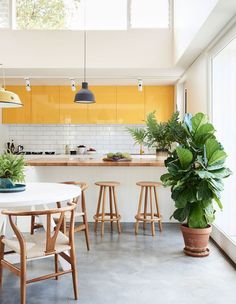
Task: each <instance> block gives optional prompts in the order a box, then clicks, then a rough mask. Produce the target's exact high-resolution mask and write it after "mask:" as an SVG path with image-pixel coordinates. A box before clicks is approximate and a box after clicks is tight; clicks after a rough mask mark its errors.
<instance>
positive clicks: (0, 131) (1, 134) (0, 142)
mask: <svg viewBox="0 0 236 304" xmlns="http://www.w3.org/2000/svg"><path fill="white" fill-rule="evenodd" d="M7 140H8V127H7V126H5V125H2V110H1V109H0V154H1V153H2V152H3V150H4V147H5V143H6V142H7Z"/></svg>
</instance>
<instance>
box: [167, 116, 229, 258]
mask: <svg viewBox="0 0 236 304" xmlns="http://www.w3.org/2000/svg"><path fill="white" fill-rule="evenodd" d="M182 127H183V130H184V131H185V132H186V139H185V143H183V142H182V143H181V144H180V145H179V146H177V147H176V149H175V150H174V151H173V152H172V154H171V156H170V157H168V158H167V160H166V161H165V166H166V167H167V169H168V173H166V174H164V175H162V176H161V180H162V182H163V184H164V185H165V186H170V187H171V193H172V195H171V197H172V199H173V200H174V202H175V207H176V210H175V211H174V213H173V215H172V216H173V217H174V218H175V219H176V220H178V221H179V222H181V223H184V224H182V226H181V230H182V233H183V237H184V242H185V248H184V252H185V253H186V254H187V255H190V256H196V257H202V256H207V255H208V254H209V249H208V240H209V235H210V233H211V224H212V223H213V221H214V219H215V203H216V204H217V205H218V206H219V208H220V209H222V208H223V206H222V204H221V201H220V192H221V191H222V190H223V182H222V179H223V178H226V177H228V176H229V175H230V174H231V171H230V170H229V169H228V168H226V167H225V159H226V157H227V155H226V153H225V151H224V149H223V147H222V145H221V144H220V143H219V142H218V141H217V139H216V137H215V135H214V134H215V130H214V127H213V125H212V124H210V123H209V122H208V118H207V116H206V115H205V114H203V113H198V114H196V115H195V116H193V117H192V116H191V115H190V114H186V116H185V119H184V122H183V124H182Z"/></svg>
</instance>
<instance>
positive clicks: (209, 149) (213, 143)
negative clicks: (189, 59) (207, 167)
mask: <svg viewBox="0 0 236 304" xmlns="http://www.w3.org/2000/svg"><path fill="white" fill-rule="evenodd" d="M217 150H221V145H220V143H219V142H218V141H217V140H216V139H214V138H209V139H208V140H207V141H206V156H207V160H210V159H211V157H212V155H213V153H214V152H216V151H217Z"/></svg>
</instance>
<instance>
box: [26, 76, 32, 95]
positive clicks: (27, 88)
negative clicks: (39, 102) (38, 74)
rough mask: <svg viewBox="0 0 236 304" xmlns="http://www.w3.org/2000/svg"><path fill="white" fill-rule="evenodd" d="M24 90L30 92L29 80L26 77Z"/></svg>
mask: <svg viewBox="0 0 236 304" xmlns="http://www.w3.org/2000/svg"><path fill="white" fill-rule="evenodd" d="M25 89H26V91H27V92H30V91H31V86H30V79H29V78H28V77H27V78H25Z"/></svg>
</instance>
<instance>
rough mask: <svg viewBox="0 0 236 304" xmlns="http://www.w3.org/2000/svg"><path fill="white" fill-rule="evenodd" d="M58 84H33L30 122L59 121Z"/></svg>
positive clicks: (50, 122) (53, 122)
mask: <svg viewBox="0 0 236 304" xmlns="http://www.w3.org/2000/svg"><path fill="white" fill-rule="evenodd" d="M59 97H60V92H59V86H33V87H32V88H31V102H32V113H31V114H32V123H33V124H57V123H60V108H59Z"/></svg>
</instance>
